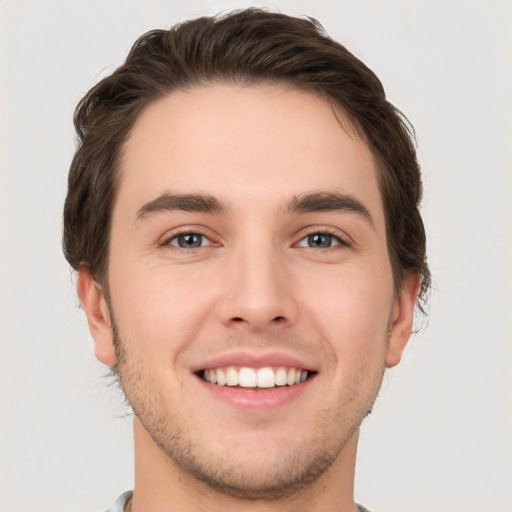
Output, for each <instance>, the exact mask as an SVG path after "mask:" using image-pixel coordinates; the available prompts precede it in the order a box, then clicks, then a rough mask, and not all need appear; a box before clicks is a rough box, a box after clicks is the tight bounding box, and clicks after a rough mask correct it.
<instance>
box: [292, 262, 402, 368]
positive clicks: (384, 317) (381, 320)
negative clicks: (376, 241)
mask: <svg viewBox="0 0 512 512" xmlns="http://www.w3.org/2000/svg"><path fill="white" fill-rule="evenodd" d="M303 290H304V292H303V297H304V300H303V302H302V305H303V309H304V311H308V312H309V313H308V316H309V317H310V318H311V319H313V321H314V323H315V328H316V330H318V331H319V332H321V334H322V337H323V338H324V339H326V340H327V341H328V342H329V345H330V346H331V348H332V350H333V352H334V354H333V355H334V356H335V357H336V359H337V361H338V364H340V365H343V366H345V365H346V366H347V367H348V366H354V363H356V361H355V360H357V359H360V360H361V361H370V360H373V359H375V361H379V362H380V361H381V360H382V359H383V358H384V357H385V353H386V349H387V331H388V325H389V320H390V316H391V308H392V301H393V281H392V277H391V272H389V275H388V274H383V273H382V272H379V273H378V274H377V273H375V274H374V273H368V272H364V273H363V272H360V271H359V270H358V269H352V271H350V272H348V271H343V272H340V273H339V274H338V275H330V276H326V277H325V279H323V280H322V281H319V280H317V281H316V283H315V286H305V287H304V288H303ZM355 366H356V367H357V366H358V365H357V364H355Z"/></svg>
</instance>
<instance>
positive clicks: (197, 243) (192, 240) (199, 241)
mask: <svg viewBox="0 0 512 512" xmlns="http://www.w3.org/2000/svg"><path fill="white" fill-rule="evenodd" d="M210 244H211V241H210V239H209V238H207V237H206V236H205V235H201V234H200V233H180V234H179V235H176V236H173V237H172V238H171V239H169V240H168V241H167V242H166V245H173V246H175V247H179V248H180V249H197V248H198V247H204V246H206V245H210Z"/></svg>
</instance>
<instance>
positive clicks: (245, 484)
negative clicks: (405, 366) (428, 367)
mask: <svg viewBox="0 0 512 512" xmlns="http://www.w3.org/2000/svg"><path fill="white" fill-rule="evenodd" d="M108 306H109V313H110V320H111V326H112V334H113V340H114V347H115V353H116V357H117V365H116V366H115V367H112V371H113V373H114V374H115V375H116V376H117V378H118V381H119V384H120V386H121V389H122V391H123V393H124V395H125V397H126V400H127V402H128V403H129V404H130V406H131V408H132V410H133V412H134V414H135V415H136V416H137V418H138V419H139V421H140V423H141V424H142V425H143V427H144V428H145V430H146V431H147V432H148V434H149V435H150V436H151V438H152V439H153V441H154V442H155V444H156V445H157V446H158V447H159V448H160V450H161V451H162V452H163V453H164V454H165V456H166V458H167V460H168V461H169V463H170V464H171V465H172V466H174V467H175V468H177V469H178V470H180V471H183V472H185V473H188V474H189V475H191V476H193V477H194V478H196V479H197V480H198V481H200V482H202V483H203V484H205V485H206V486H208V487H209V488H210V489H212V490H214V491H217V492H220V493H222V494H224V495H228V496H232V497H235V498H238V499H243V500H269V501H275V500H280V499H284V498H287V497H288V496H290V495H293V494H296V493H297V492H299V491H301V490H303V489H305V488H307V487H308V486H310V485H311V484H313V483H314V482H316V481H317V480H318V479H319V478H321V477H322V475H324V474H326V473H327V472H328V470H329V468H330V467H331V465H332V464H333V463H334V461H335V460H336V459H337V458H338V457H339V455H340V453H341V452H342V451H343V449H344V447H345V445H346V443H347V442H348V440H349V439H350V438H351V436H352V435H353V434H354V432H355V431H356V430H357V429H358V428H359V426H360V424H361V422H362V420H363V419H364V418H365V417H366V416H367V415H368V414H369V413H370V412H371V408H372V406H373V403H374V400H375V398H376V396H377V392H378V389H379V388H380V384H381V381H382V377H383V373H384V370H382V374H381V375H380V379H379V382H378V385H377V386H376V388H375V389H374V392H373V393H371V396H364V397H361V394H360V393H359V385H358V382H353V383H352V386H351V387H350V389H348V390H347V392H346V399H345V402H346V403H345V407H340V408H338V409H337V411H333V410H331V409H326V410H323V411H320V413H319V414H317V419H316V429H315V436H314V437H312V438H310V439H309V440H308V442H307V443H303V444H302V445H301V446H300V447H299V448H298V449H296V450H294V451H293V453H287V454H284V453H280V454H275V456H274V458H272V457H270V458H269V462H268V463H267V464H266V465H265V467H263V466H260V467H258V468H257V469H254V470H251V468H250V466H249V467H248V466H247V465H245V464H244V463H243V462H239V461H237V460H232V459H231V458H230V457H229V454H228V453H225V454H224V456H223V457H219V454H215V453H213V452H212V451H211V450H210V451H209V450H208V446H207V445H206V446H205V445H204V444H202V443H201V439H200V437H199V436H198V435H197V432H191V429H190V428H187V424H186V423H185V424H183V422H181V424H180V421H176V418H172V417H170V415H169V413H167V412H166V409H165V407H164V405H163V402H162V400H161V398H162V390H159V389H158V387H157V386H156V383H155V382H154V380H152V379H151V376H150V375H149V374H148V373H147V372H146V370H145V368H144V365H143V364H140V361H135V360H133V359H132V358H131V357H130V354H128V350H127V349H126V347H127V344H126V343H125V342H124V341H123V339H122V337H121V335H120V333H119V328H118V326H117V325H116V323H115V320H114V314H113V310H112V306H111V304H110V303H109V304H108ZM204 428H207V427H204Z"/></svg>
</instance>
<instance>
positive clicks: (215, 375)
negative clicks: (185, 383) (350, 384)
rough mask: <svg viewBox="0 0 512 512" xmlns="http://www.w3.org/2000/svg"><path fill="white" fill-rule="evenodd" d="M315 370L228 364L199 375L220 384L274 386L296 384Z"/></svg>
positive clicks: (265, 387) (253, 386)
mask: <svg viewBox="0 0 512 512" xmlns="http://www.w3.org/2000/svg"><path fill="white" fill-rule="evenodd" d="M312 373H313V372H310V371H308V370H303V369H301V368H286V367H271V366H267V367H263V368H249V367H246V366H243V367H235V366H227V367H221V368H211V369H205V370H202V371H201V372H199V376H200V377H201V378H202V379H203V380H204V381H205V382H209V383H211V384H216V385H218V386H229V387H242V388H264V389H268V388H273V387H275V386H294V385H296V384H300V383H302V382H304V381H306V380H307V379H308V377H309V376H310V375H311V374H312Z"/></svg>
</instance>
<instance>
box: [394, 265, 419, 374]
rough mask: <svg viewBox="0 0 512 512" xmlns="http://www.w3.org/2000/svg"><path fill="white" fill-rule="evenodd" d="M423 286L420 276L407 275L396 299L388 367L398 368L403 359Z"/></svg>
mask: <svg viewBox="0 0 512 512" xmlns="http://www.w3.org/2000/svg"><path fill="white" fill-rule="evenodd" d="M420 284H421V276H420V275H419V274H413V273H406V274H405V276H404V282H403V285H402V289H401V290H400V292H399V294H398V296H397V297H396V299H395V304H394V306H393V314H392V324H391V326H390V336H389V345H388V353H387V357H386V367H387V368H391V367H393V366H396V365H397V364H398V363H399V362H400V360H401V359H402V354H403V352H404V350H405V347H406V345H407V342H408V341H409V338H410V337H411V331H412V323H413V319H414V308H415V306H416V299H417V298H418V292H419V289H420Z"/></svg>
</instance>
